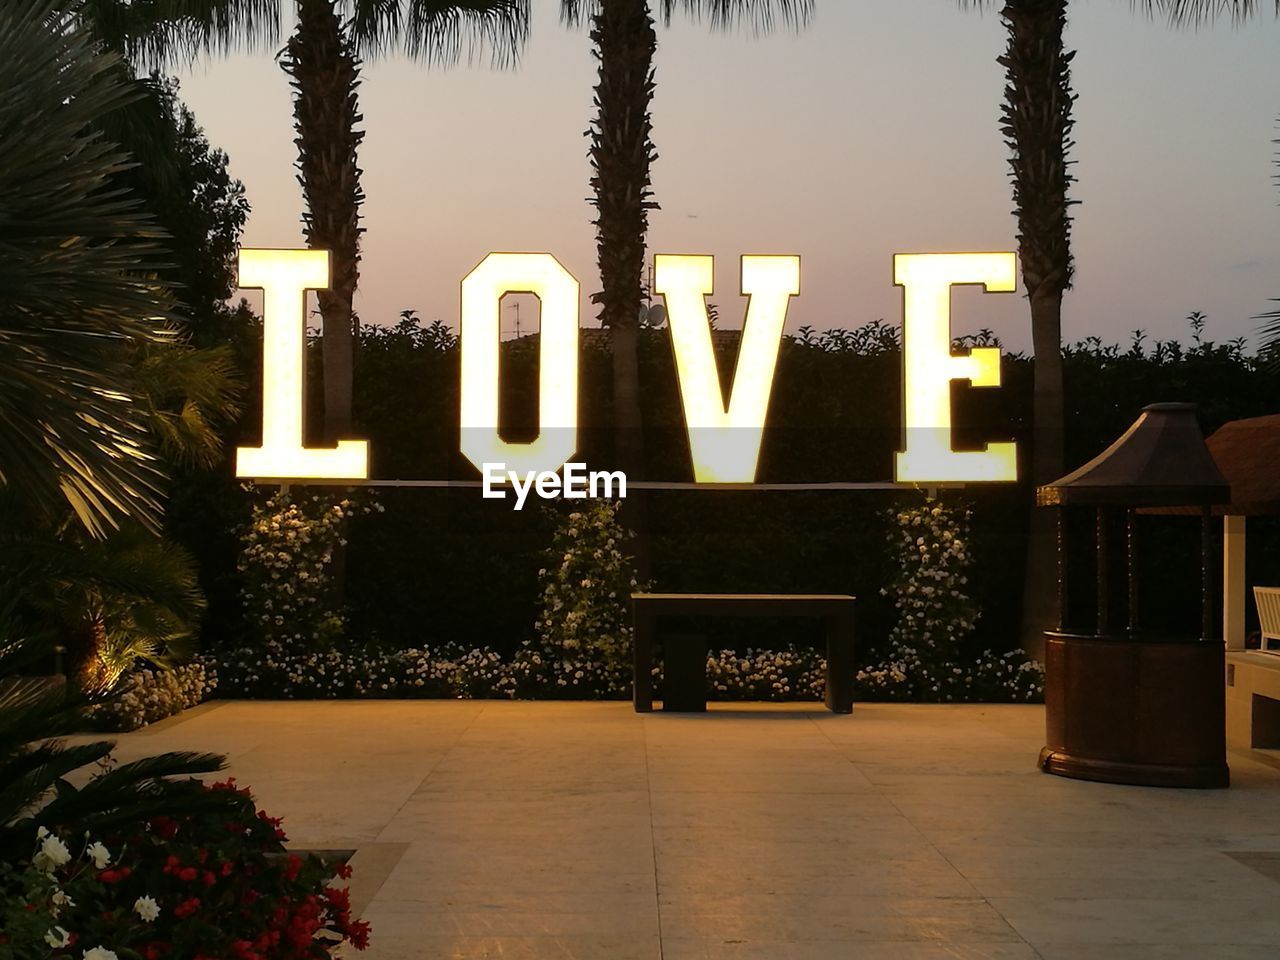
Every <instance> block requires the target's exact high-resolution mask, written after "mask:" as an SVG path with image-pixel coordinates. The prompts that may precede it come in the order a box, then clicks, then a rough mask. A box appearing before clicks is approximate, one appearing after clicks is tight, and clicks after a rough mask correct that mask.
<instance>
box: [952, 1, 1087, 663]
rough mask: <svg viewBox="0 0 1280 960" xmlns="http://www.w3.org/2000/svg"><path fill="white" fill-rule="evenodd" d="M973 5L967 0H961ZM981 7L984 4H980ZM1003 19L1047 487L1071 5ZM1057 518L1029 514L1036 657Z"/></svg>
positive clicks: (1003, 14) (1052, 465)
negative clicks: (1066, 32) (1066, 35)
mask: <svg viewBox="0 0 1280 960" xmlns="http://www.w3.org/2000/svg"><path fill="white" fill-rule="evenodd" d="M962 3H963V4H964V5H966V6H967V5H969V0H962ZM975 5H977V6H982V5H984V3H983V0H975ZM1000 18H1001V20H1002V22H1003V23H1004V25H1005V29H1006V31H1007V33H1008V40H1007V43H1006V46H1005V51H1004V53H1003V54H1002V55H1001V56H1000V57H999V63H1000V64H1001V65H1002V66H1003V67H1004V68H1005V89H1004V104H1003V107H1002V109H1001V132H1002V133H1003V134H1004V136H1005V142H1006V143H1007V145H1008V147H1009V151H1010V154H1011V156H1010V159H1009V168H1010V179H1011V180H1012V181H1013V205H1014V215H1015V216H1016V218H1017V223H1018V256H1019V260H1020V261H1021V265H1022V281H1023V286H1024V287H1025V289H1026V293H1027V300H1028V302H1029V305H1030V310H1031V342H1032V350H1033V354H1034V385H1033V397H1032V415H1031V416H1032V443H1031V471H1030V473H1031V482H1032V484H1033V485H1039V484H1043V483H1049V482H1050V481H1053V480H1056V479H1057V478H1058V477H1060V476H1061V475H1062V473H1063V472H1064V466H1065V450H1064V437H1065V432H1066V431H1065V393H1064V384H1063V375H1062V370H1063V363H1062V298H1063V294H1064V293H1065V292H1066V291H1067V290H1068V289H1070V287H1071V278H1072V272H1073V269H1074V261H1073V257H1072V253H1071V206H1072V205H1073V204H1074V203H1075V201H1073V200H1071V199H1070V198H1069V196H1068V190H1069V188H1070V186H1071V184H1072V183H1073V182H1074V180H1075V178H1074V177H1072V175H1071V172H1070V166H1071V161H1070V160H1069V159H1068V154H1069V153H1070V150H1071V147H1072V146H1073V143H1072V140H1071V129H1072V127H1073V125H1074V123H1075V121H1074V119H1073V117H1072V107H1073V104H1074V103H1075V99H1076V97H1075V94H1074V93H1073V92H1072V89H1071V61H1072V59H1073V58H1074V57H1075V53H1074V52H1071V51H1068V50H1067V49H1066V47H1065V45H1064V43H1063V31H1064V29H1065V27H1066V23H1067V0H1005V2H1004V4H1003V6H1002V7H1001V10H1000ZM1052 520H1053V518H1051V517H1050V516H1049V515H1048V514H1047V513H1046V512H1045V511H1043V510H1036V509H1035V508H1034V506H1032V507H1031V520H1030V537H1029V539H1028V547H1027V563H1026V567H1025V578H1024V581H1023V604H1022V609H1023V612H1022V636H1023V644H1024V646H1026V648H1027V649H1028V650H1031V651H1033V652H1034V651H1038V650H1039V649H1040V645H1041V644H1042V643H1043V631H1044V630H1045V629H1046V628H1048V627H1049V626H1050V625H1051V620H1052V619H1053V618H1052V611H1050V610H1048V609H1047V608H1046V607H1045V606H1044V604H1043V602H1042V601H1043V598H1045V597H1047V596H1051V595H1052V594H1053V590H1052V584H1053V577H1054V552H1055V545H1054V540H1055V531H1054V530H1053V523H1052Z"/></svg>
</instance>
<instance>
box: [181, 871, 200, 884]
mask: <svg viewBox="0 0 1280 960" xmlns="http://www.w3.org/2000/svg"><path fill="white" fill-rule="evenodd" d="M197 876H199V873H198V872H197V870H196V868H195V867H183V868H182V869H181V870H179V871H178V879H179V880H181V881H183V882H184V883H190V882H191V881H192V880H194V879H195V878H196V877H197Z"/></svg>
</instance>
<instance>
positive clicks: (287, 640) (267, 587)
mask: <svg viewBox="0 0 1280 960" xmlns="http://www.w3.org/2000/svg"><path fill="white" fill-rule="evenodd" d="M246 489H247V490H249V491H250V492H252V487H247V488H246ZM380 509H381V507H380V506H379V505H378V504H377V503H373V502H359V501H357V500H355V499H354V498H351V497H341V498H338V499H334V498H333V497H330V496H324V495H321V494H308V495H299V494H295V493H294V492H293V491H291V490H289V489H287V488H281V489H280V490H278V491H277V492H276V493H274V494H272V495H271V496H269V497H268V498H267V499H266V500H262V501H258V500H255V502H254V506H253V516H252V518H251V519H250V521H249V525H248V526H247V527H246V528H245V530H244V531H243V532H242V539H243V543H244V549H243V550H242V552H241V554H240V560H239V564H238V569H239V572H240V575H241V577H242V580H243V583H244V591H243V594H242V599H243V602H244V607H245V611H246V614H247V615H248V619H249V620H250V622H251V623H252V624H253V626H254V628H255V629H256V631H257V634H258V638H259V639H260V640H261V641H262V642H264V643H275V644H277V645H280V646H281V647H283V648H285V649H289V648H295V647H296V648H299V649H321V650H323V649H326V648H327V647H329V646H330V645H332V644H333V643H335V642H337V641H338V640H340V639H343V638H345V636H346V618H345V615H344V613H343V611H342V609H341V608H340V605H339V604H338V603H337V602H336V596H335V591H334V589H333V584H332V564H333V558H334V554H335V552H336V551H337V550H339V549H340V548H341V547H344V546H346V543H347V541H346V539H345V532H346V524H347V521H348V520H349V519H350V518H351V517H354V516H356V515H357V514H361V513H370V512H373V511H376V510H380Z"/></svg>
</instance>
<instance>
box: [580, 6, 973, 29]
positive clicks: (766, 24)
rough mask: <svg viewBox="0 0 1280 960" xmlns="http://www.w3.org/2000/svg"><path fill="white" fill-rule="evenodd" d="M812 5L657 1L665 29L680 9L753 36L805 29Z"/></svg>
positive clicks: (586, 12) (587, 11) (584, 10)
mask: <svg viewBox="0 0 1280 960" xmlns="http://www.w3.org/2000/svg"><path fill="white" fill-rule="evenodd" d="M979 2H981V0H979ZM599 4H600V0H561V3H560V19H561V20H562V21H563V22H564V23H565V24H567V25H568V26H577V25H578V24H580V23H582V22H583V21H585V20H586V19H587V18H588V17H590V16H591V15H592V14H593V13H594V12H595V10H596V8H597V7H599ZM815 6H816V4H815V2H814V0H660V3H659V12H660V14H661V16H662V19H663V22H664V23H666V24H667V25H668V26H670V24H671V19H672V17H673V16H674V15H675V12H676V10H683V11H684V12H685V13H686V14H688V15H689V16H690V17H692V18H693V19H694V20H696V21H698V22H703V21H705V22H706V23H707V24H708V25H709V26H710V27H711V28H712V29H713V30H733V29H736V28H738V27H747V28H749V29H750V30H752V31H753V32H754V33H768V32H769V31H770V30H773V29H775V28H777V27H778V26H784V27H789V28H791V29H794V30H799V29H800V28H802V27H804V26H806V25H807V24H808V23H809V22H810V20H812V19H813V14H814V9H815Z"/></svg>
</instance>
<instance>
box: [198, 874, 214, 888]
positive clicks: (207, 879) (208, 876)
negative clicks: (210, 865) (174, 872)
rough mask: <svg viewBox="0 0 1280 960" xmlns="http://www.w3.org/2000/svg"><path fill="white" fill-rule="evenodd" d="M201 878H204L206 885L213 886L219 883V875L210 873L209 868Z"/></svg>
mask: <svg viewBox="0 0 1280 960" xmlns="http://www.w3.org/2000/svg"><path fill="white" fill-rule="evenodd" d="M200 879H202V880H203V881H204V885H205V886H206V887H212V886H213V885H214V884H215V883H217V881H218V878H217V877H215V876H214V875H213V874H212V873H210V872H209V871H208V870H206V871H205V872H204V874H203V876H201V878H200Z"/></svg>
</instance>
